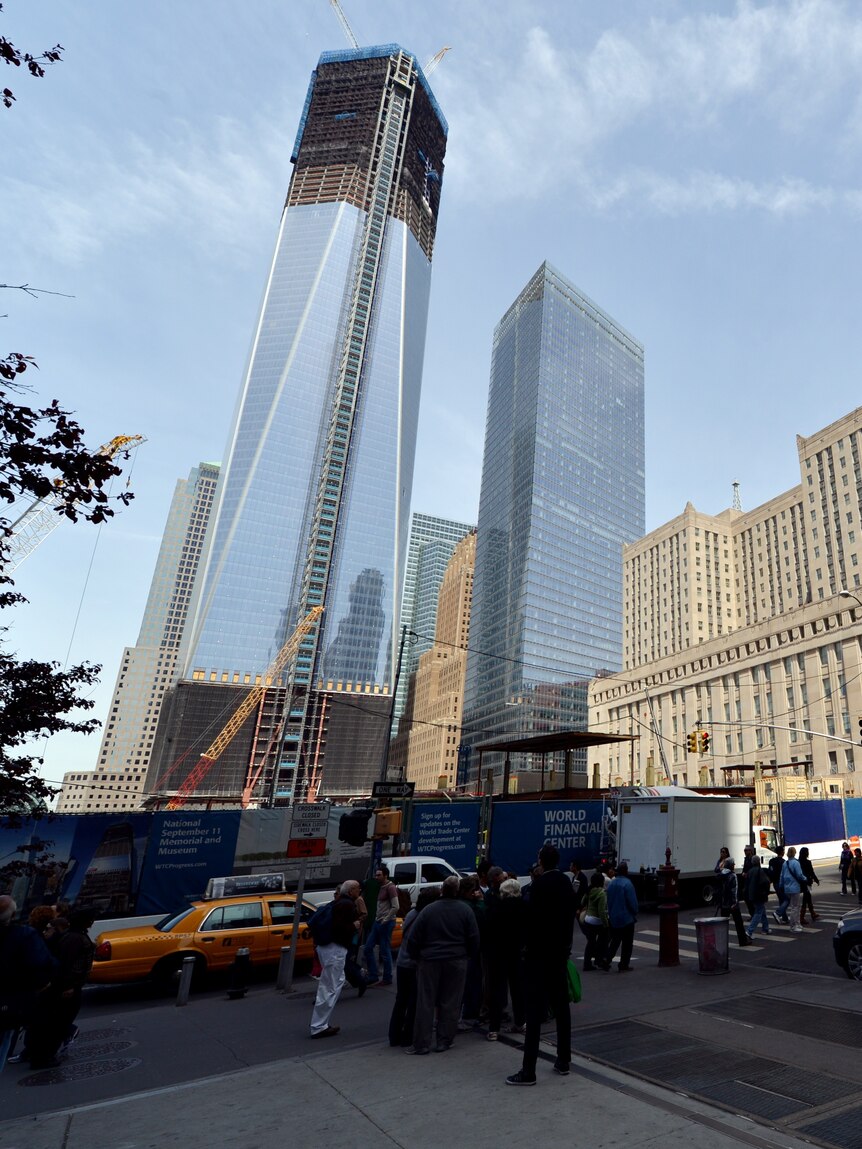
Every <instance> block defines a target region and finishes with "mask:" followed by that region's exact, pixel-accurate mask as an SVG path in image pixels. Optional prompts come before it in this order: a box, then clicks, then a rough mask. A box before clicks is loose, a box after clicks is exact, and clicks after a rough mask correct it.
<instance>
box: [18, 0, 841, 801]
mask: <svg viewBox="0 0 862 1149" xmlns="http://www.w3.org/2000/svg"><path fill="white" fill-rule="evenodd" d="M343 8H344V10H345V12H346V13H347V16H348V19H349V20H350V22H351V24H352V26H353V29H354V32H355V34H356V37H357V39H358V40H359V42H360V43H361V44H363V45H364V44H380V43H390V42H393V41H395V42H398V43H400V44H402V45H403V46H404V47H405V48H407V49H408V50H410V51H412V52H414V53H415V54H416V56H417V58H418V59H419V60H420V62H425V61H427V60H429V59H431V57H433V56H434V55H435V53H436V52H438V50H439V49H441V48H442V47H444V46H450V47H451V51H449V52H448V53H447V54H446V56H445V58H444V59H443V61H442V63H441V64H440V65H439V67H437V68H436V70H435V71H434V72H433V74H432V76H431V77H430V82H431V84H432V87H433V88H434V91H435V93H436V95H437V98H438V101H439V103H440V105H441V107H442V109H443V112H444V114H445V116H446V118H447V120H448V123H449V142H448V150H447V155H446V164H445V174H444V178H443V188H442V203H441V211H440V219H439V226H438V232H437V241H436V248H435V255H434V270H433V279H432V293H431V308H430V314H429V320H428V335H427V343H426V357H425V370H424V377H423V395H422V406H421V411H420V421H419V443H418V452H417V462H416V471H415V476H414V485H413V503H412V506H413V510H415V511H420V512H423V513H425V514H431V515H439V516H442V517H446V518H452V519H456V520H463V521H465V522H475V520H476V517H477V513H478V498H479V483H480V477H481V463H482V447H483V439H484V424H485V407H486V400H487V390H488V375H489V367H490V353H491V341H492V337H493V331H494V326H495V324H496V323H497V322H498V321H499V319H500V318H501V317H502V315H503V313H504V312H505V311H506V309H507V308H508V307H509V305H510V304H511V303H512V301H513V300H514V299H515V297H516V296H517V294H518V293H519V291H520V290H521V289H522V288H523V287H524V285H525V284H526V282H527V281H528V279H529V278H530V276H531V275H532V274H533V273H534V272H535V271H536V269H537V268H538V267H539V266H540V264H541V263H542V261H543V260H545V259H547V260H549V261H550V262H551V263H552V264H553V265H554V266H555V267H556V268H557V269H558V270H560V271H561V272H562V273H563V274H564V275H565V276H566V277H567V278H569V279H570V280H571V281H572V282H573V283H574V284H575V285H576V286H577V287H578V288H579V289H580V290H581V291H582V292H584V293H585V294H586V295H588V296H589V297H590V298H591V299H592V300H594V301H595V302H596V303H598V304H599V306H600V307H602V308H603V309H604V310H605V311H607V312H608V313H609V314H610V315H612V316H613V317H614V319H615V320H616V321H617V322H618V323H620V324H621V325H622V326H623V327H624V328H626V329H627V330H628V331H629V332H631V333H632V334H633V335H634V336H635V337H636V338H637V339H638V340H640V341H641V342H642V343H643V345H644V348H645V361H646V370H645V388H646V495H647V529H648V530H651V529H653V528H655V527H657V526H659V525H661V524H662V523H664V522H666V521H667V520H668V519H671V518H673V517H674V516H676V515H677V514H679V513H680V512H681V511H682V510H683V508H684V506H685V504H686V502H688V501H691V502H692V503H693V504H694V505H695V506H696V507H697V509H698V510H700V511H704V512H706V513H713V514H717V513H719V512H720V511H722V510H724V509H725V508H726V507H728V506H730V505H731V500H732V484H733V482H734V480H737V481H738V482H739V483H740V490H741V498H742V503H743V507H744V508H745V509H751V508H753V507H755V506H757V505H759V504H760V503H762V502H765V501H766V500H767V499H770V498H772V497H773V496H775V495H777V494H779V493H780V492H783V491H785V490H787V489H789V488H791V487H793V486H795V485H796V483H797V482H798V481H799V471H798V457H797V452H796V440H795V436H796V435H797V434H801V435H810V434H812V433H813V432H815V431H817V430H819V429H820V428H822V427H824V426H826V425H827V424H829V423H831V422H832V421H833V420H835V419H838V418H839V417H841V416H842V415H844V414H846V413H847V412H849V411H851V410H852V409H854V408H855V407H856V406H858V405H859V404H860V392H859V388H858V382H857V381H858V374H859V368H858V350H857V342H856V338H855V336H854V332H855V331H856V330H857V329H858V326H859V322H858V318H857V316H858V311H859V275H860V266H862V260H860V240H859V234H860V222H862V175H860V157H862V67H860V65H862V6H859V5H858V4H856V3H853V2H852V0H851V2H847V3H845V2H842V0H787V2H782V3H779V2H777V0H776V2H768V0H765V2H762V3H757V2H750V0H739V2H738V3H732V2H727V3H719V2H717V0H651V2H641V0H604V2H602V3H598V2H596V0H543V2H531V0H494V2H493V3H490V2H488V0H484V2H481V3H480V2H479V0H434V2H433V3H419V0H343ZM0 34H2V35H5V36H6V37H7V38H9V39H10V40H12V41H13V42H14V43H15V44H16V45H17V46H18V47H20V48H22V49H26V50H29V51H33V52H39V51H41V50H43V49H46V48H49V47H51V46H53V45H54V44H55V43H60V44H62V45H63V47H64V52H63V61H62V63H60V64H58V65H56V66H54V67H52V68H50V69H49V70H48V73H47V75H46V76H45V78H44V79H42V80H36V79H32V78H31V77H29V76H27V75H25V74H23V73H22V72H21V71H20V70H18V69H12V68H9V67H4V68H3V71H2V72H0V79H2V85H3V86H6V85H8V86H9V87H11V88H12V89H13V91H14V93H15V95H16V97H17V100H16V103H15V104H14V105H13V107H12V108H10V109H5V108H0V133H2V135H0V139H2V155H3V161H2V163H0V185H1V186H0V282H5V283H9V284H19V283H28V284H30V285H32V286H34V287H37V288H42V289H45V290H47V291H52V292H58V293H62V294H57V295H40V296H39V297H38V298H37V299H33V298H30V297H28V296H26V295H24V294H23V293H21V292H13V291H4V292H2V293H0V313H3V314H5V318H3V319H0V335H2V336H5V345H3V352H2V353H3V354H5V353H6V352H8V351H19V352H22V353H25V354H29V355H32V356H33V357H34V358H35V359H36V360H37V362H38V364H39V371H38V373H37V374H36V373H34V374H36V377H35V378H34V380H33V383H34V386H35V387H36V389H37V396H38V398H39V399H40V400H45V401H49V400H51V399H54V398H57V399H58V400H60V401H61V403H62V404H63V405H64V406H66V407H67V408H69V409H71V410H73V411H74V412H75V413H76V416H77V418H78V419H79V421H80V422H81V424H82V425H83V426H84V427H85V428H86V431H87V441H88V443H89V444H90V445H91V446H93V447H95V446H97V445H99V444H100V443H104V442H106V441H108V440H109V439H111V438H112V437H113V436H114V435H117V434H121V433H122V434H140V435H144V436H146V439H147V442H146V443H145V444H144V445H143V446H142V447H140V448H139V449H138V451H137V452H136V453H135V456H134V459H133V461H132V463H131V464H128V465H127V471H126V473H127V476H128V475H129V473H130V475H131V481H130V485H131V489H132V490H133V492H134V495H135V498H134V501H133V502H132V503H131V505H130V506H129V507H128V508H126V509H123V510H122V511H121V513H119V514H118V515H117V516H116V517H115V518H114V519H113V520H111V521H110V522H109V523H108V524H106V525H105V526H103V527H102V528H95V527H92V526H89V525H86V524H81V525H78V526H72V525H71V524H67V523H63V524H62V525H60V526H59V527H58V528H57V529H56V530H55V531H54V532H53V533H52V534H51V535H50V536H49V537H48V538H47V539H46V540H45V541H44V542H43V544H42V545H41V546H40V547H39V549H38V550H37V551H36V552H35V553H34V554H33V555H31V556H30V557H29V558H28V559H27V560H26V562H25V563H24V564H23V565H22V566H21V567H20V568H19V569H18V571H17V572H16V575H15V578H16V585H17V589H18V590H20V591H21V592H22V593H23V594H24V595H26V597H27V598H28V600H29V602H28V604H27V605H25V606H22V607H18V608H16V609H15V610H13V611H9V612H7V614H6V616H5V617H4V618H3V619H2V620H0V621H2V623H4V624H5V625H6V626H7V627H8V631H7V634H6V640H7V642H8V644H9V646H10V647H11V648H12V649H13V650H16V651H17V652H18V654H19V655H20V656H21V657H29V658H39V659H50V660H54V661H56V662H58V663H59V664H60V665H61V666H65V665H67V664H69V665H71V664H73V663H77V662H81V661H88V662H92V663H98V664H101V665H102V667H103V671H102V678H101V684H100V685H99V686H98V687H96V688H94V689H93V690H92V692H91V697H92V699H93V701H94V702H95V704H96V706H95V709H94V710H93V714H94V715H95V716H97V717H99V718H100V719H101V718H104V716H105V715H106V713H107V711H108V709H109V701H110V697H111V693H112V690H113V686H114V681H115V678H116V674H117V668H118V666H119V663H120V659H121V656H122V650H123V647H124V646H126V645H132V644H134V642H135V640H136V638H137V633H138V628H139V626H140V621H141V615H142V613H143V609H144V605H145V602H146V596H147V591H148V588H149V583H150V579H151V577H152V573H153V567H154V564H155V560H156V556H157V552H158V547H159V543H160V539H161V533H162V530H163V527H164V523H165V519H166V516H167V512H168V507H169V504H170V500H171V497H172V494H173V490H174V486H175V483H176V481H177V479H178V478H180V477H185V476H187V475H188V472H189V470H190V469H191V468H192V467H193V466H195V465H196V464H197V463H198V462H199V461H201V460H213V461H219V460H221V458H222V456H223V451H224V445H225V442H226V439H227V434H228V429H229V426H230V421H231V418H232V415H233V412H234V407H235V403H236V398H237V393H238V388H239V383H240V379H241V376H242V372H243V369H244V366H245V362H246V358H247V355H248V351H249V346H250V341H251V336H252V331H253V325H254V322H255V318H256V314H257V310H258V307H259V304H260V299H261V293H262V290H263V286H264V280H265V275H266V273H267V270H268V267H269V261H270V259H271V255H272V250H273V246H274V243H275V239H276V232H277V227H278V221H279V215H280V212H281V208H282V204H283V202H284V197H285V193H286V191H287V186H288V183H289V179H290V173H291V166H290V162H289V156H290V150H291V146H292V143H293V140H294V136H295V133H296V128H297V124H298V120H299V115H300V112H301V109H302V104H303V100H304V98H305V93H306V89H307V86H308V80H309V76H310V73H311V70H312V69H313V68H314V66H315V64H316V62H317V59H318V57H319V55H320V53H321V52H322V51H327V50H331V49H338V48H342V47H346V46H347V42H346V39H345V35H344V33H343V31H342V29H341V27H340V25H339V23H338V20H337V18H336V16H335V14H334V12H333V11H332V9H331V7H330V4H329V3H328V0H248V2H246V3H245V4H236V3H227V2H226V0H182V2H181V3H177V2H176V0H149V2H148V3H146V4H117V3H115V2H111V0H90V2H89V3H87V4H69V3H61V2H59V0H39V3H38V4H34V3H32V0H31V2H29V3H28V2H27V0H4V5H3V11H2V12H0ZM67 296H70V297H71V298H67ZM28 378H29V376H28ZM124 481H125V480H124ZM39 749H42V747H41V745H40V747H39ZM98 749H99V736H98V735H94V736H91V737H89V738H84V737H80V736H77V737H72V736H57V737H55V738H53V739H52V740H51V741H50V742H48V743H47V744H46V745H45V746H44V756H45V769H44V773H45V775H46V777H48V778H49V779H52V780H58V781H59V780H60V779H61V778H62V774H63V772H64V771H65V770H71V769H87V768H91V767H93V766H94V765H95V762H96V758H97V754H98Z"/></svg>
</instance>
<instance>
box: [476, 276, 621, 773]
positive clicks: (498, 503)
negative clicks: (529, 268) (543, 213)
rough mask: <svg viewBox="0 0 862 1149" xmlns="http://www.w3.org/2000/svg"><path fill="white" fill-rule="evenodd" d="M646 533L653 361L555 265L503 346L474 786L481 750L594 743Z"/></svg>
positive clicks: (487, 509) (480, 553) (483, 571)
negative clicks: (593, 711)
mask: <svg viewBox="0 0 862 1149" xmlns="http://www.w3.org/2000/svg"><path fill="white" fill-rule="evenodd" d="M643 523H644V375H643V347H642V346H641V344H640V343H638V342H637V340H635V339H633V338H632V336H630V335H629V334H628V333H627V332H625V331H624V330H623V329H622V328H621V327H620V326H619V325H618V324H617V323H616V322H615V321H614V320H613V319H611V317H610V316H608V315H607V314H606V313H605V312H603V311H602V310H601V309H600V308H599V307H597V306H596V305H595V304H594V303H592V302H591V301H590V300H589V299H588V298H587V297H586V296H584V295H583V294H582V293H581V292H580V291H578V290H577V289H576V288H575V287H574V286H573V285H572V284H571V283H569V282H568V280H566V279H565V278H564V277H563V276H562V275H560V274H559V272H557V271H555V270H554V269H553V268H552V267H550V266H549V265H548V264H547V263H545V264H543V265H542V267H540V268H539V270H538V272H537V273H536V274H535V275H534V276H533V278H532V279H531V280H530V282H529V283H528V284H527V286H526V288H525V289H524V291H522V292H521V294H520V295H519V297H518V298H517V300H516V301H515V303H514V304H513V305H512V307H511V308H510V309H509V311H508V312H507V313H506V315H505V316H504V317H503V319H502V320H501V322H500V324H499V325H498V327H497V329H496V331H495V333H494V344H493V354H492V362H491V384H490V392H489V397H488V415H487V423H486V430H485V453H484V458H483V466H482V487H481V495H480V502H479V527H478V539H477V549H476V573H475V580H474V586H473V613H472V618H471V625H470V650H469V654H468V664H467V681H466V686H465V703H464V727H463V740H462V747H461V767H460V772H461V778H462V780H467V779H468V778H475V776H476V772H477V770H478V756H477V755H476V754H475V750H474V748H475V746H476V745H477V744H480V743H482V742H483V741H488V740H489V739H493V738H497V737H502V736H505V735H513V736H514V735H516V734H519V735H526V734H540V733H551V732H555V731H560V730H566V729H573V728H580V729H584V728H585V727H586V725H587V684H588V681H589V680H590V679H591V678H593V677H594V676H595V675H596V673H597V672H599V671H601V670H611V671H613V670H617V669H619V668H620V667H621V665H622V602H623V594H622V548H623V546H624V544H626V543H629V542H631V541H632V540H634V539H636V538H639V537H640V534H641V531H642V526H643ZM482 765H483V770H484V769H486V768H488V769H491V768H493V769H495V770H496V771H497V772H498V773H499V772H500V770H501V766H502V763H501V756H499V755H498V756H496V760H495V758H493V757H491V756H484V758H483V764H482ZM574 768H575V769H576V770H577V769H578V768H579V764H578V763H577V762H575V763H574ZM580 768H581V769H582V768H583V764H581V765H580Z"/></svg>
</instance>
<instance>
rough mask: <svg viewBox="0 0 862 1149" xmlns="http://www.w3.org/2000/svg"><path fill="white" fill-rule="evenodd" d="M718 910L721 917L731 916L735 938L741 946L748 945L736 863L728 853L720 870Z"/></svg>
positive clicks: (748, 940)
mask: <svg viewBox="0 0 862 1149" xmlns="http://www.w3.org/2000/svg"><path fill="white" fill-rule="evenodd" d="M719 876H720V878H721V882H722V884H721V902H720V912H721V916H722V917H723V918H733V924H734V925H735V926H736V940H737V943H738V944H739V945H741V946H750V945H751V938H750V937H749V936H748V934H747V933H746V932H745V924H744V923H743V920H742V914H741V913H740V912H739V883H738V881H737V877H736V863H735V862H734V860H733V858H731V857H730V856H729V855H728V857H726V858H725V859H724V864H723V865H722V868H721V872H720V874H719Z"/></svg>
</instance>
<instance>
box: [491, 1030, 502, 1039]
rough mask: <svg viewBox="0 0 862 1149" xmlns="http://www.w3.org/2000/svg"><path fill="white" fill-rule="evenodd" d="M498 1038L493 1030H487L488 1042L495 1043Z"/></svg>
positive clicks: (497, 1034)
mask: <svg viewBox="0 0 862 1149" xmlns="http://www.w3.org/2000/svg"><path fill="white" fill-rule="evenodd" d="M499 1036H500V1035H499V1033H497V1032H496V1031H495V1030H493V1029H491V1030H489V1031H488V1041H497V1039H498V1038H499Z"/></svg>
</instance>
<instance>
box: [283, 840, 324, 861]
mask: <svg viewBox="0 0 862 1149" xmlns="http://www.w3.org/2000/svg"><path fill="white" fill-rule="evenodd" d="M325 853H326V838H293V839H291V841H289V842H288V843H287V856H288V858H322V857H323V856H324V855H325Z"/></svg>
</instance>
